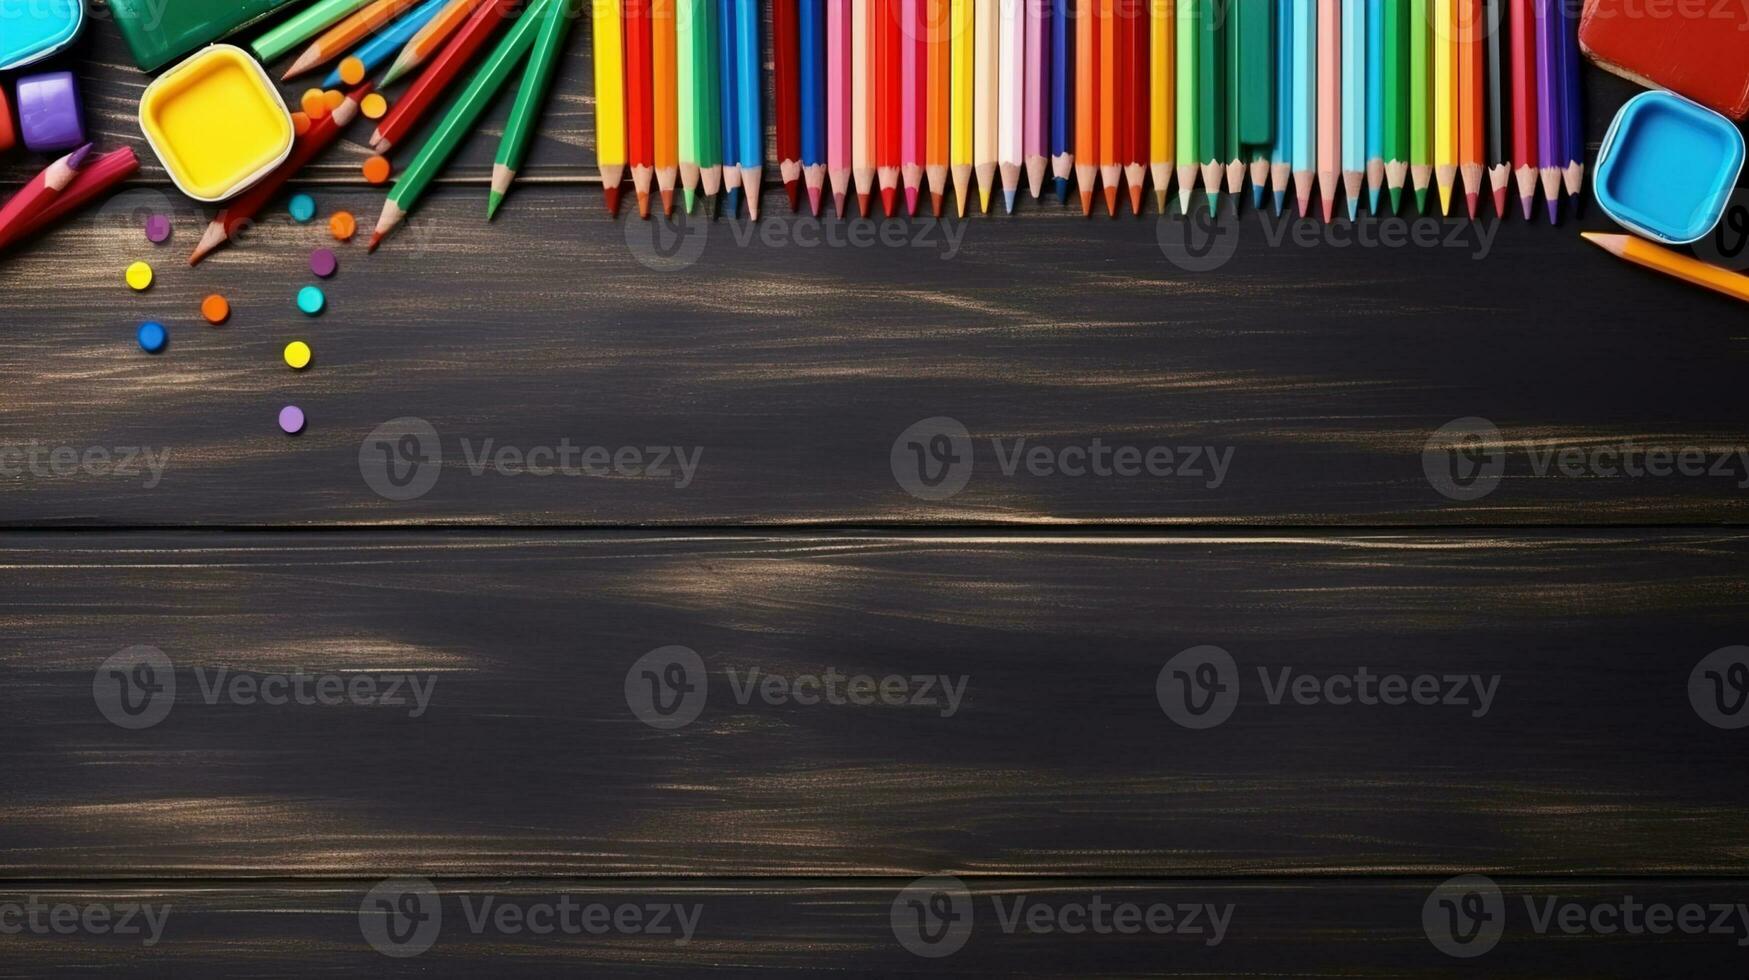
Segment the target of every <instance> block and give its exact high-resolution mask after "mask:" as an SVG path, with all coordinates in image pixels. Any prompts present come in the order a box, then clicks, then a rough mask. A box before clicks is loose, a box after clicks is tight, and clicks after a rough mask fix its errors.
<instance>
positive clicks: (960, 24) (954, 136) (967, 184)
mask: <svg viewBox="0 0 1749 980" xmlns="http://www.w3.org/2000/svg"><path fill="white" fill-rule="evenodd" d="M949 17H950V18H951V19H950V20H949V25H950V26H949V28H948V29H949V31H950V32H951V38H952V41H951V43H952V48H953V56H952V57H951V58H950V59H949V71H950V72H951V73H952V76H953V100H952V101H953V105H952V111H951V113H950V114H949V118H948V124H949V125H948V141H947V159H948V171H949V173H951V174H952V175H953V193H954V202H955V206H956V207H958V208H959V216H960V217H962V218H963V217H965V216H966V201H967V198H969V197H970V196H971V186H972V103H973V102H974V101H975V100H976V98H977V88H976V85H975V84H974V83H975V81H976V77H977V76H976V75H975V74H974V72H973V70H972V69H973V62H974V61H975V60H976V58H977V39H976V32H975V31H974V30H973V27H972V0H953V5H952V7H951V8H950V9H949Z"/></svg>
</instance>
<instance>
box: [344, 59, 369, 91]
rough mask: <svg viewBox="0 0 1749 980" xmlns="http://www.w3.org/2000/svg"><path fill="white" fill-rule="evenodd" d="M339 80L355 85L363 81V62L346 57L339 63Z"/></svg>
mask: <svg viewBox="0 0 1749 980" xmlns="http://www.w3.org/2000/svg"><path fill="white" fill-rule="evenodd" d="M340 80H341V81H343V82H345V83H346V84H348V85H357V84H358V83H359V82H362V81H364V62H362V61H360V60H358V59H357V58H353V57H348V58H347V59H346V60H345V61H342V62H341V63H340Z"/></svg>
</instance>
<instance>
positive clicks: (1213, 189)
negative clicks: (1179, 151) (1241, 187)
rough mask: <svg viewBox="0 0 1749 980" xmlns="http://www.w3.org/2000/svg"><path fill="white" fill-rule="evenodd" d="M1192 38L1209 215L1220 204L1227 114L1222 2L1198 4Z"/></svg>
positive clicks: (1198, 135) (1200, 149)
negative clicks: (1195, 40) (1194, 45)
mask: <svg viewBox="0 0 1749 980" xmlns="http://www.w3.org/2000/svg"><path fill="white" fill-rule="evenodd" d="M1197 6H1198V7H1199V8H1200V10H1199V13H1200V15H1201V16H1200V19H1199V21H1198V23H1197V25H1196V26H1197V30H1196V37H1197V45H1196V159H1197V160H1198V161H1200V162H1201V163H1202V191H1203V193H1204V194H1206V195H1207V196H1208V201H1209V214H1211V215H1212V214H1214V213H1215V211H1216V209H1217V208H1219V207H1220V203H1221V177H1222V170H1223V169H1224V168H1223V167H1222V164H1223V163H1224V162H1225V161H1223V160H1222V159H1221V151H1222V150H1223V149H1225V148H1226V147H1225V144H1226V133H1225V131H1224V129H1225V127H1223V126H1222V121H1223V120H1224V118H1225V116H1226V114H1227V106H1226V101H1225V99H1224V98H1223V95H1224V93H1223V92H1222V88H1223V83H1224V82H1225V80H1226V79H1225V75H1226V72H1225V71H1223V70H1222V69H1223V67H1224V66H1223V64H1222V59H1221V56H1222V55H1223V54H1225V51H1223V50H1222V47H1223V45H1222V32H1221V27H1222V23H1221V22H1222V21H1224V20H1225V19H1226V16H1225V0H1201V2H1200V3H1198V4H1197Z"/></svg>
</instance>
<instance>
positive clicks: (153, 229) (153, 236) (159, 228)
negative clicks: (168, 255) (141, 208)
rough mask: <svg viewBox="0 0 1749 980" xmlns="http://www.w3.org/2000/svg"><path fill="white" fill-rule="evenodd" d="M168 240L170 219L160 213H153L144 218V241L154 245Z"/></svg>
mask: <svg viewBox="0 0 1749 980" xmlns="http://www.w3.org/2000/svg"><path fill="white" fill-rule="evenodd" d="M169 240H170V219H169V218H168V217H166V216H164V215H162V214H154V215H152V216H150V217H148V218H147V219H146V241H149V242H151V243H152V244H154V245H162V244H163V243H165V242H167V241H169Z"/></svg>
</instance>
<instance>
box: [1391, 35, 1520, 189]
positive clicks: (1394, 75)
mask: <svg viewBox="0 0 1749 980" xmlns="http://www.w3.org/2000/svg"><path fill="white" fill-rule="evenodd" d="M1407 2H1408V0H1384V4H1383V6H1384V11H1385V18H1384V21H1385V26H1384V30H1383V35H1384V48H1385V51H1384V55H1385V57H1384V62H1385V77H1384V80H1383V82H1382V85H1383V88H1384V97H1385V127H1384V144H1385V145H1384V153H1385V183H1386V184H1387V185H1388V186H1389V187H1390V190H1391V211H1392V213H1395V212H1396V210H1397V207H1398V206H1399V205H1400V204H1401V203H1402V198H1403V178H1404V176H1405V175H1406V174H1407V173H1408V171H1409V140H1408V138H1407V134H1405V133H1404V131H1403V126H1404V123H1405V122H1406V121H1407V120H1405V119H1404V118H1403V116H1404V111H1405V109H1406V107H1405V106H1404V105H1403V101H1404V98H1405V95H1406V93H1405V92H1404V91H1403V83H1404V77H1403V76H1404V69H1405V68H1406V67H1407V66H1406V65H1404V61H1405V60H1406V59H1407V56H1408V52H1406V51H1404V50H1403V46H1404V45H1405V44H1407V43H1408V40H1409V38H1408V35H1407V34H1405V33H1404V32H1403V5H1404V4H1405V3H1407ZM1497 29H1498V28H1497Z"/></svg>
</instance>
